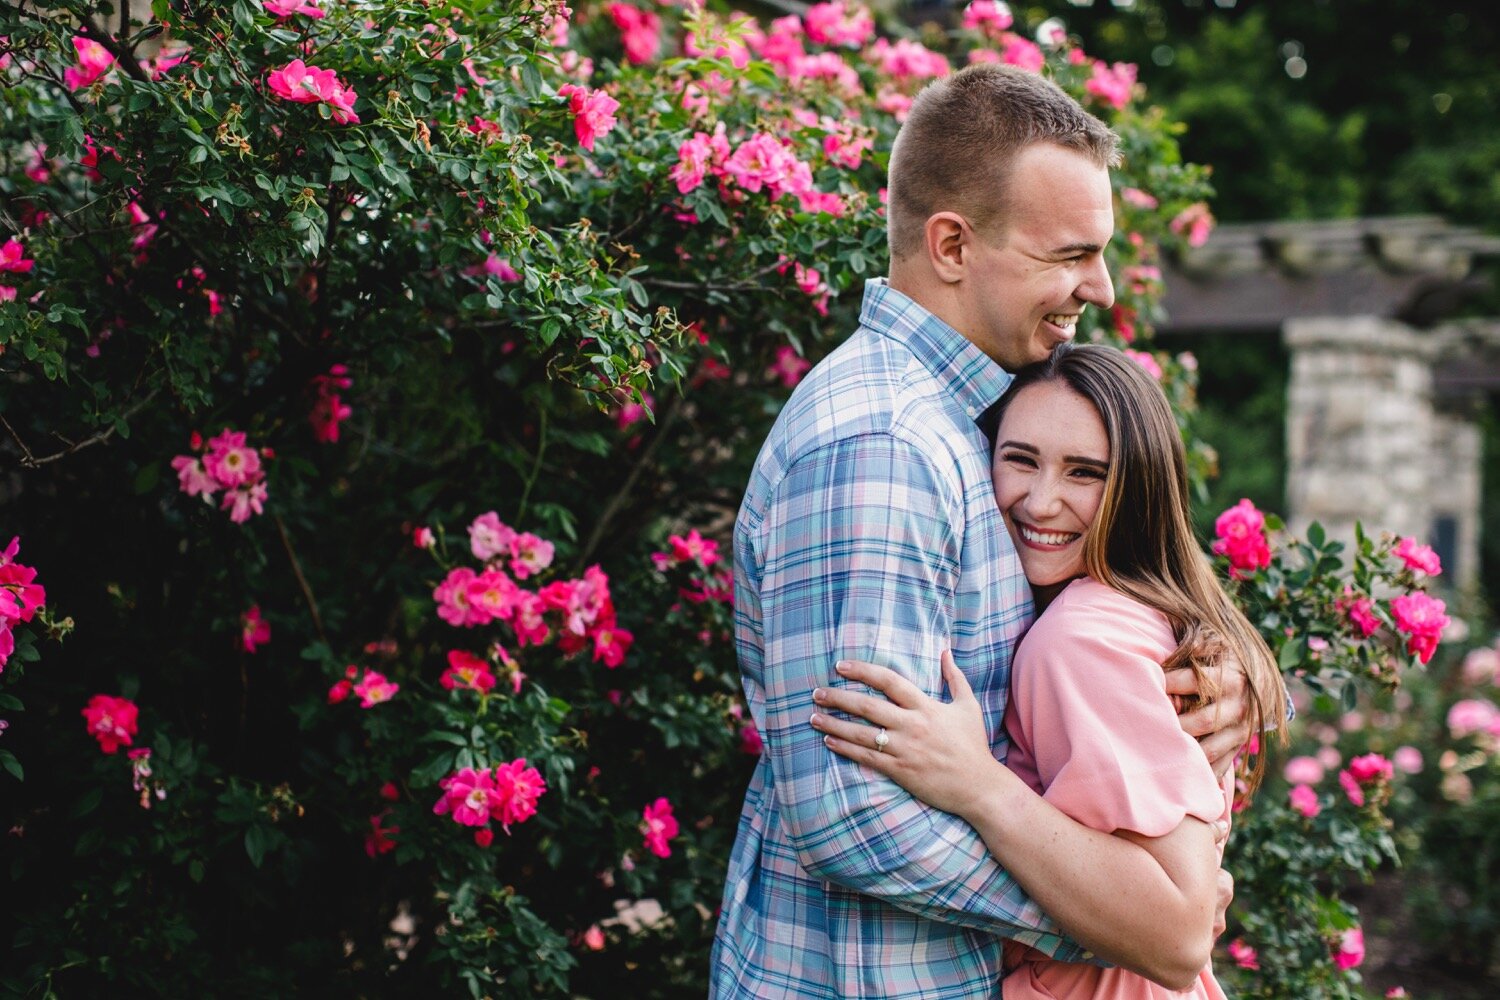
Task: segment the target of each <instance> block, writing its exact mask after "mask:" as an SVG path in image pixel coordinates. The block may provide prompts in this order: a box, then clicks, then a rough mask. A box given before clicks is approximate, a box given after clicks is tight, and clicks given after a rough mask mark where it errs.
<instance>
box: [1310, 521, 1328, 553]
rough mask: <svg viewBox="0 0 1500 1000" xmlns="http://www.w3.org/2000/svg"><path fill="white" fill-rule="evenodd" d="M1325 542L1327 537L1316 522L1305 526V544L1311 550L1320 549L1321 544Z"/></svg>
mask: <svg viewBox="0 0 1500 1000" xmlns="http://www.w3.org/2000/svg"><path fill="white" fill-rule="evenodd" d="M1327 540H1328V536H1327V534H1326V533H1325V532H1324V531H1323V526H1322V525H1321V524H1319V523H1318V522H1317V521H1314V522H1313V523H1312V524H1309V525H1308V526H1307V542H1308V544H1309V545H1311V546H1312V547H1313V548H1315V549H1321V548H1322V547H1323V543H1324V542H1326V541H1327Z"/></svg>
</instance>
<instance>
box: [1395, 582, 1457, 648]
mask: <svg viewBox="0 0 1500 1000" xmlns="http://www.w3.org/2000/svg"><path fill="white" fill-rule="evenodd" d="M1445 610H1446V605H1445V604H1444V603H1443V602H1442V601H1440V600H1438V599H1437V598H1434V597H1428V596H1427V595H1426V594H1424V593H1422V592H1421V591H1420V590H1419V591H1415V592H1413V593H1410V594H1402V595H1401V596H1400V597H1396V598H1392V600H1391V617H1392V618H1394V619H1395V620H1396V628H1397V630H1398V631H1400V632H1403V633H1405V634H1406V636H1407V640H1406V651H1407V652H1408V653H1411V654H1413V655H1414V656H1416V657H1417V659H1419V660H1421V661H1422V662H1423V663H1424V664H1425V663H1427V662H1429V661H1430V660H1431V659H1432V655H1433V654H1434V653H1436V652H1437V647H1438V641H1439V640H1440V639H1441V638H1442V636H1443V629H1444V628H1446V627H1447V626H1448V616H1447V615H1445V614H1444V613H1443V612H1444V611H1445Z"/></svg>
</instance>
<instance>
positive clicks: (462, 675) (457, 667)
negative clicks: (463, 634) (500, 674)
mask: <svg viewBox="0 0 1500 1000" xmlns="http://www.w3.org/2000/svg"><path fill="white" fill-rule="evenodd" d="M438 683H439V684H441V685H442V686H443V687H444V688H446V689H447V690H449V691H456V690H458V689H460V688H462V689H466V690H469V691H478V692H479V693H480V694H487V693H488V692H490V691H492V690H494V687H495V675H494V674H493V673H491V672H490V665H489V663H488V662H486V661H485V660H481V659H480V658H479V657H477V656H475V655H474V654H473V653H469V652H465V651H464V650H462V649H454V650H450V651H449V652H448V669H447V670H444V671H443V676H441V677H439V678H438Z"/></svg>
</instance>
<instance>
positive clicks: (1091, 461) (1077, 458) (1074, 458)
mask: <svg viewBox="0 0 1500 1000" xmlns="http://www.w3.org/2000/svg"><path fill="white" fill-rule="evenodd" d="M1063 461H1064V462H1072V463H1074V464H1075V465H1092V466H1093V467H1094V468H1096V469H1102V470H1104V471H1105V472H1108V471H1109V463H1108V462H1101V461H1099V459H1097V458H1084V457H1083V456H1082V455H1064V456H1063Z"/></svg>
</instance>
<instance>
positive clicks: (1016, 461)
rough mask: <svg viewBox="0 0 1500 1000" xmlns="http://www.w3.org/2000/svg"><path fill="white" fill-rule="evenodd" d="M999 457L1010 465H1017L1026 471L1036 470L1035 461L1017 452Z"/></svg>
mask: <svg viewBox="0 0 1500 1000" xmlns="http://www.w3.org/2000/svg"><path fill="white" fill-rule="evenodd" d="M1000 457H1001V459H1002V460H1003V461H1006V462H1009V463H1010V464H1011V465H1019V466H1022V467H1024V468H1027V469H1034V468H1036V459H1034V458H1032V457H1031V456H1030V455H1027V454H1024V453H1022V452H1019V451H1012V452H1009V453H1007V454H1005V455H1002V456H1000Z"/></svg>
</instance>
